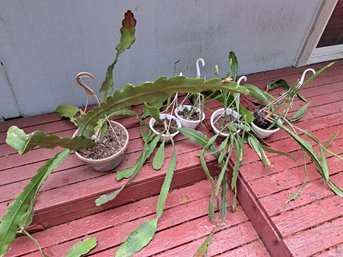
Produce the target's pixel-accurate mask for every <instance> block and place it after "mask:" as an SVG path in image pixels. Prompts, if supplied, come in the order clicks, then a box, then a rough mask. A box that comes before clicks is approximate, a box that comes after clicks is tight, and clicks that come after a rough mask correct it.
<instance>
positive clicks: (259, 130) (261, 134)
mask: <svg viewBox="0 0 343 257" xmlns="http://www.w3.org/2000/svg"><path fill="white" fill-rule="evenodd" d="M280 122H281V121H280V120H278V123H280ZM251 128H252V130H253V131H254V132H255V134H256V135H257V136H259V137H260V138H267V137H270V136H271V135H272V134H274V133H275V132H277V131H279V130H280V128H276V129H263V128H260V127H258V126H257V125H256V124H255V123H254V122H251Z"/></svg>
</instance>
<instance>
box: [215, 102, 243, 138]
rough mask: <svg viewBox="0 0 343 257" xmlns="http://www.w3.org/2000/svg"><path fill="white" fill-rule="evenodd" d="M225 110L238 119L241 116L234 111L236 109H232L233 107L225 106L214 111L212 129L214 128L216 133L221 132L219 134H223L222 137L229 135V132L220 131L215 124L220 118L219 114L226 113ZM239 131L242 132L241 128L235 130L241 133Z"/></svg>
mask: <svg viewBox="0 0 343 257" xmlns="http://www.w3.org/2000/svg"><path fill="white" fill-rule="evenodd" d="M224 111H225V113H226V114H227V115H231V116H233V117H234V118H235V119H237V120H238V118H239V114H238V113H237V112H236V111H234V110H232V109H229V108H228V109H226V110H225V109H224V108H221V109H218V110H216V111H215V112H214V113H212V115H211V120H210V121H211V126H212V129H213V130H214V132H215V133H216V134H218V133H219V136H221V137H227V136H228V135H229V134H227V133H224V132H221V131H219V130H218V129H217V128H216V126H215V125H214V122H215V121H216V120H217V119H218V118H219V116H220V115H222V114H223V113H224ZM239 132H241V130H240V129H237V131H236V132H235V134H237V133H239Z"/></svg>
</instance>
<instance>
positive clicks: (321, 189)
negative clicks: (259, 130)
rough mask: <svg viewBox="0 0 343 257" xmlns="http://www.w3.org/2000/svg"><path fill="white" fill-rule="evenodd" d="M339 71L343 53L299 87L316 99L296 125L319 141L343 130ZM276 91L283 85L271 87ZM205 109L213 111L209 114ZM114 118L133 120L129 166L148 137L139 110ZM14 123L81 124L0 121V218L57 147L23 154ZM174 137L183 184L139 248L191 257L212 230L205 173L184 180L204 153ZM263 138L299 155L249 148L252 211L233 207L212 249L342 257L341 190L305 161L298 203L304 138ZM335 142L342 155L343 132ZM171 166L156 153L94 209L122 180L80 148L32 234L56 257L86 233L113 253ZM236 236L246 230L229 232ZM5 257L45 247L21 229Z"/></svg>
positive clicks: (51, 128)
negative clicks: (96, 167)
mask: <svg viewBox="0 0 343 257" xmlns="http://www.w3.org/2000/svg"><path fill="white" fill-rule="evenodd" d="M322 66H323V64H318V65H314V67H315V68H316V69H318V68H319V67H322ZM305 68H306V67H303V68H300V69H296V68H287V69H282V70H275V71H270V72H263V73H257V74H252V75H249V76H248V79H249V80H248V82H249V83H253V84H256V85H258V86H260V87H261V88H262V87H264V86H265V85H266V83H267V82H269V81H270V80H271V79H279V78H285V79H286V80H289V81H293V82H294V81H296V80H297V79H299V77H300V76H301V72H302V71H303V70H304V69H305ZM342 74H343V60H339V61H337V62H336V64H335V65H334V67H332V68H330V69H329V70H328V71H326V72H325V73H323V74H322V75H320V76H319V77H318V78H317V79H316V80H314V81H313V82H311V84H309V85H308V86H306V87H305V88H304V89H303V91H302V95H304V96H305V97H306V98H307V99H308V100H309V101H310V102H311V105H310V108H309V109H308V111H307V113H306V115H305V117H304V118H303V119H302V120H301V121H300V122H298V123H297V124H296V125H297V126H299V127H301V128H303V129H307V130H311V131H312V132H313V133H314V134H315V135H317V136H318V138H319V139H320V140H322V141H323V142H325V141H326V140H328V139H329V138H330V137H331V136H332V135H333V134H334V133H335V132H336V131H338V130H340V131H342V129H343V115H342V112H343V102H342V99H343V76H342ZM278 93H279V91H278V90H275V91H274V92H273V94H278ZM302 105H304V103H303V102H302V101H299V100H297V101H296V102H295V107H299V106H302ZM209 106H210V107H211V108H217V107H218V103H215V102H213V103H211V104H210V105H209ZM136 110H138V111H141V107H136ZM293 113H294V111H293ZM206 114H207V119H209V118H210V112H206ZM117 120H118V121H120V122H121V123H123V124H125V125H126V126H127V127H128V128H129V133H130V140H131V141H130V144H129V147H128V150H127V153H128V154H127V156H126V160H125V161H124V162H123V163H122V164H121V165H120V167H118V169H122V168H126V167H129V166H130V165H132V164H133V162H134V160H135V159H136V158H137V157H138V155H139V153H140V151H141V150H142V147H143V143H142V140H141V139H140V136H139V131H138V127H137V126H138V123H137V121H136V119H135V118H126V117H118V118H117ZM11 125H17V126H19V127H20V128H24V129H25V132H27V133H29V132H31V131H34V130H37V129H38V130H43V131H45V132H48V133H57V134H59V135H60V136H70V135H71V134H72V133H73V131H74V130H75V127H74V126H73V125H70V124H69V123H68V122H67V121H66V120H61V119H60V118H59V117H58V116H57V115H55V114H43V115H39V116H35V117H31V118H22V119H17V120H11V121H8V122H3V123H0V163H1V165H0V177H1V179H0V189H1V194H0V216H1V215H2V214H3V213H4V212H5V208H6V206H7V204H8V203H9V201H11V200H12V199H13V198H14V196H15V195H16V194H17V193H18V192H19V191H20V190H21V189H22V188H23V186H24V185H25V184H27V183H28V181H29V179H30V178H31V177H32V176H33V175H34V174H35V172H36V170H37V168H39V167H40V166H41V165H42V164H43V163H44V162H45V161H46V160H47V159H48V158H50V157H51V156H52V155H53V153H56V152H58V151H59V149H54V150H40V149H37V150H33V151H31V152H29V153H28V154H26V155H24V156H20V157H19V155H18V154H17V153H15V151H14V150H13V149H11V148H10V147H9V146H7V145H6V144H5V136H6V129H7V128H8V127H9V126H11ZM205 125H206V124H204V125H202V127H201V131H202V132H204V133H206V134H208V129H207V127H206V126H205ZM176 141H177V142H176V147H177V153H178V156H179V158H178V164H177V170H176V172H175V176H174V179H173V185H172V186H173V188H178V187H183V188H180V189H177V190H173V191H172V192H171V193H170V194H169V196H168V197H169V198H168V201H167V207H166V211H165V213H164V216H163V218H162V220H161V223H160V228H159V231H158V233H157V235H156V238H155V239H154V241H153V242H152V243H151V244H150V245H149V246H148V247H147V248H145V249H144V250H143V251H142V252H140V253H139V254H137V256H152V255H157V256H190V255H192V254H194V251H195V249H196V248H197V247H198V246H199V245H200V244H201V243H202V242H203V240H204V238H205V237H206V235H208V234H209V233H210V231H211V229H212V228H213V225H212V224H211V223H209V221H208V218H207V216H206V213H207V202H208V195H209V194H210V185H209V183H208V182H207V181H201V182H199V183H196V184H194V185H191V186H187V185H190V184H193V183H195V182H197V181H200V180H203V179H204V178H205V175H204V173H203V171H202V169H201V167H200V164H199V160H198V157H196V156H195V154H197V153H199V151H200V149H201V148H200V147H199V146H198V145H196V144H194V143H191V142H189V141H187V140H185V139H184V138H183V137H182V136H177V138H176ZM267 142H268V143H270V144H271V146H272V147H274V148H276V149H278V150H284V151H287V152H289V151H290V152H291V153H292V154H293V155H294V156H295V157H297V158H298V160H297V161H296V162H294V161H291V160H290V159H288V158H287V157H284V156H278V155H276V154H268V156H269V157H270V160H271V161H272V163H274V166H273V167H268V168H266V167H263V165H262V164H261V162H260V161H259V160H258V157H257V156H256V154H255V153H254V152H253V151H252V150H251V149H249V148H248V147H247V146H246V156H245V160H244V165H243V166H242V168H241V174H240V177H239V181H238V183H239V188H238V189H239V192H238V193H239V200H240V201H241V204H242V207H243V208H244V211H245V212H246V214H247V216H246V215H245V214H244V211H243V210H242V208H241V207H239V209H238V211H237V213H229V217H228V219H229V220H228V223H227V224H226V225H224V227H222V228H221V230H220V232H218V233H217V234H216V236H215V239H214V242H213V244H212V245H211V247H210V249H209V256H219V255H220V256H269V253H271V254H274V255H275V256H285V257H287V256H312V255H315V256H331V255H332V256H340V255H339V254H340V253H341V252H342V251H343V250H342V245H343V235H342V231H343V223H342V219H343V215H342V213H343V212H342V210H343V209H342V208H343V200H342V198H339V197H338V196H334V194H333V193H332V192H331V191H330V190H329V189H328V188H327V187H326V186H325V185H324V183H323V181H322V179H321V178H320V176H319V175H318V172H317V171H316V170H315V167H314V165H313V164H309V165H308V170H309V177H310V183H309V184H308V185H307V186H306V187H305V188H304V189H303V191H302V193H301V194H300V196H299V197H298V199H296V201H292V202H289V203H288V204H286V205H285V202H286V201H287V199H289V197H290V196H291V194H292V193H294V192H295V191H296V190H297V189H298V187H299V186H300V185H301V183H302V182H303V181H304V178H305V177H304V172H303V160H302V158H301V157H302V154H301V151H300V148H299V147H298V145H297V144H295V143H294V142H293V141H292V140H291V139H290V138H289V136H288V135H287V134H286V133H284V132H282V131H280V132H278V133H277V134H275V135H273V136H272V137H270V138H268V139H267ZM330 149H332V150H333V151H335V152H337V153H339V154H341V155H342V153H343V136H342V134H341V133H340V134H339V135H338V138H337V139H336V141H335V142H334V143H333V144H332V145H331V146H330ZM170 155H171V150H170V146H168V147H166V154H165V156H166V162H168V161H169V160H170ZM181 156H182V158H180V157H181ZM208 163H209V167H210V169H211V170H212V171H213V172H215V170H217V168H216V166H215V161H214V159H213V158H209V160H208ZM328 164H329V166H330V168H331V172H330V174H331V178H332V181H334V182H335V183H336V184H338V185H340V186H341V187H342V186H343V163H342V161H339V160H337V159H334V158H332V157H330V158H329V159H328ZM165 171H166V170H165V168H164V169H162V170H161V171H159V172H156V171H154V170H153V169H152V167H151V158H150V160H149V161H148V164H147V165H145V166H144V168H143V170H142V171H141V173H140V175H139V176H138V177H137V178H136V180H135V182H134V183H132V185H131V186H129V187H128V188H127V189H126V190H124V191H123V192H122V194H121V195H119V196H118V198H117V199H116V201H114V202H111V203H109V204H106V205H104V206H102V207H95V206H94V200H95V199H96V198H97V197H98V196H100V195H101V194H103V193H108V192H112V191H114V190H115V189H117V188H119V187H120V186H121V185H122V184H123V182H116V181H115V180H114V174H113V173H101V172H94V171H92V170H90V169H89V168H87V166H85V165H84V164H83V163H81V162H80V161H79V160H78V159H76V158H75V156H71V157H69V158H68V159H67V160H66V161H65V163H64V164H63V165H61V166H60V167H59V168H58V169H57V170H56V171H55V172H54V173H53V174H52V175H51V176H50V177H49V179H48V180H47V182H46V183H45V185H44V186H43V187H42V189H41V193H40V195H39V198H38V201H37V205H36V209H35V216H34V222H33V228H34V229H38V230H39V229H43V228H45V230H44V231H41V232H36V233H35V234H34V235H35V236H36V237H37V239H39V241H40V243H41V244H42V246H43V247H44V248H45V249H46V250H47V253H48V255H49V254H50V255H51V256H64V254H65V252H66V249H67V248H68V247H70V246H71V245H73V244H74V243H76V242H79V241H80V240H82V239H83V238H86V237H88V236H89V235H94V236H96V237H98V238H99V239H100V241H99V245H98V247H97V248H96V250H94V251H92V256H112V255H113V252H114V251H115V249H116V248H117V247H118V245H119V244H120V243H121V242H122V240H124V239H125V235H127V233H129V232H130V231H132V230H133V229H134V228H135V227H137V226H138V225H139V224H140V223H141V222H143V221H144V220H146V219H148V218H151V217H154V212H155V203H156V201H157V200H156V199H157V197H156V196H154V195H156V194H158V192H159V189H160V187H161V185H162V182H163V178H164V174H165ZM185 186H186V187H185ZM151 196H152V197H151ZM114 207H115V208H114ZM66 222H68V223H66ZM85 224H86V225H85ZM335 228H336V230H335ZM339 228H342V229H341V230H339ZM255 230H256V231H255ZM66 231H68V233H67V234H66V233H65V232H66ZM232 235H240V237H239V238H231V237H232ZM318 235H320V237H319V236H318ZM260 237H261V239H262V240H263V241H264V244H263V243H262V241H261V239H260ZM228 238H229V239H230V240H228ZM170 239H172V240H170ZM265 245H266V247H267V248H266V247H265ZM267 249H268V250H267ZM280 254H281V255H280ZM50 255H49V256H50ZM7 256H39V254H38V252H37V248H36V246H35V245H34V244H33V243H32V242H31V241H30V240H29V239H28V238H26V237H20V238H18V239H17V240H16V242H15V243H14V244H13V245H12V246H11V251H10V253H9V255H7Z"/></svg>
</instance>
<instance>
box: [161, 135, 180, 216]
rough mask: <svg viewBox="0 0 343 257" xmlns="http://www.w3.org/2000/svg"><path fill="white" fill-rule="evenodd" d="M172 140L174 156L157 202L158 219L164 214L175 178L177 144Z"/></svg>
mask: <svg viewBox="0 0 343 257" xmlns="http://www.w3.org/2000/svg"><path fill="white" fill-rule="evenodd" d="M171 142H172V147H173V153H172V157H171V159H170V163H169V166H168V170H167V173H166V176H165V178H164V181H163V185H162V188H161V192H160V196H159V197H158V202H157V208H156V215H157V218H158V219H159V218H161V216H162V213H163V210H164V206H165V204H166V199H167V196H168V192H169V189H170V185H171V182H172V179H173V175H174V171H175V168H176V151H175V146H174V140H173V139H171Z"/></svg>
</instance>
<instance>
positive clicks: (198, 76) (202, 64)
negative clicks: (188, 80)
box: [195, 58, 205, 79]
mask: <svg viewBox="0 0 343 257" xmlns="http://www.w3.org/2000/svg"><path fill="white" fill-rule="evenodd" d="M199 63H201V66H202V67H205V60H204V59H203V58H199V59H198V60H197V61H196V62H195V66H196V69H197V79H199V78H200V76H201V74H200V65H199Z"/></svg>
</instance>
